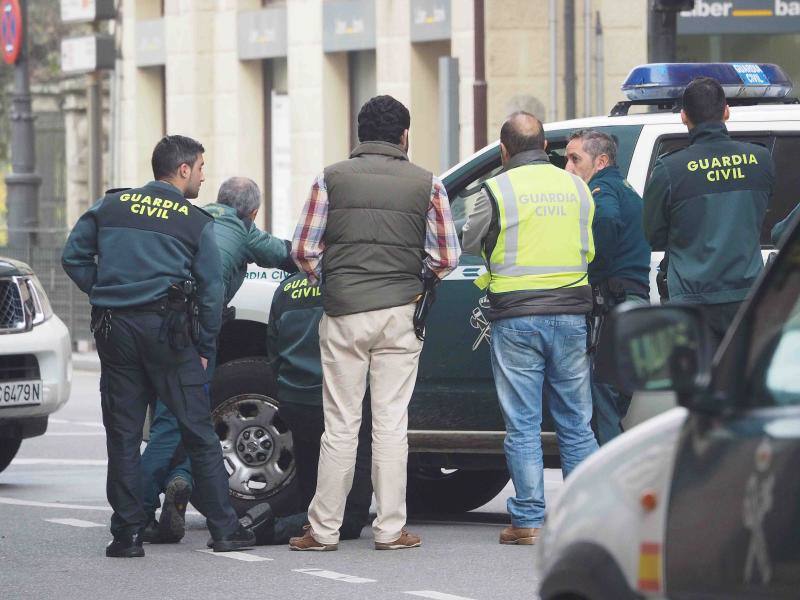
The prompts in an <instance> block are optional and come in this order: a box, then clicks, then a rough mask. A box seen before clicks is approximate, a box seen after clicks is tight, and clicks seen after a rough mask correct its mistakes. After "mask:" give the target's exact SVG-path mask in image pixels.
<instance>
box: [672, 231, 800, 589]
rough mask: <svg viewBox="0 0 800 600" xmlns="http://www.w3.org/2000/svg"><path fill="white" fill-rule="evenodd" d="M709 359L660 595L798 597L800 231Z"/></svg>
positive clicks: (688, 438) (678, 469) (686, 448)
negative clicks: (710, 375) (710, 369)
mask: <svg viewBox="0 0 800 600" xmlns="http://www.w3.org/2000/svg"><path fill="white" fill-rule="evenodd" d="M733 327H734V328H733V329H732V331H731V332H730V333H729V337H728V339H727V341H726V342H724V343H723V346H722V348H721V349H720V352H719V354H718V356H717V359H718V363H717V365H716V367H715V370H714V383H713V385H712V388H711V391H710V392H709V393H708V395H707V396H708V397H707V398H704V399H703V402H710V403H711V404H710V405H709V406H710V409H709V410H708V411H707V412H705V413H704V412H703V411H698V410H695V411H694V412H693V413H692V415H691V417H690V418H689V419H688V420H687V423H686V426H685V429H684V431H683V432H682V434H681V439H680V442H679V447H678V452H677V456H676V461H675V471H674V475H673V482H672V487H671V496H670V499H669V508H668V516H667V526H666V536H665V546H666V547H665V565H664V567H665V584H666V590H667V593H668V596H669V597H670V598H680V599H694V598H725V599H730V598H797V597H798V595H800V477H799V476H798V469H797V465H798V464H800V229H796V230H795V232H794V235H793V236H792V237H791V239H790V241H789V242H787V244H786V246H785V247H784V250H783V251H782V252H781V254H780V256H779V257H778V260H777V261H776V263H775V264H773V265H772V266H771V268H770V269H769V270H768V272H767V273H766V274H765V277H763V279H762V283H761V285H760V286H759V287H758V289H757V291H756V292H755V293H754V295H753V298H752V300H751V301H750V303H749V304H748V305H747V306H746V307H745V309H744V312H743V313H740V317H739V320H738V321H737V323H735V324H734V326H733Z"/></svg>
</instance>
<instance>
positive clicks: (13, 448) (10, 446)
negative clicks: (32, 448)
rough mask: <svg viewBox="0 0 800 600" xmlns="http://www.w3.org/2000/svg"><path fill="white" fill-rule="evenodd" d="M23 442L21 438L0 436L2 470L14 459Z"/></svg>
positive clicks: (0, 468) (0, 470)
mask: <svg viewBox="0 0 800 600" xmlns="http://www.w3.org/2000/svg"><path fill="white" fill-rule="evenodd" d="M21 443H22V439H21V438H0V472H2V471H3V470H5V468H6V467H7V466H8V465H10V464H11V461H12V460H14V457H15V456H16V455H17V450H19V446H20V444H21Z"/></svg>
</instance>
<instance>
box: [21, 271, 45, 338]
mask: <svg viewBox="0 0 800 600" xmlns="http://www.w3.org/2000/svg"><path fill="white" fill-rule="evenodd" d="M17 286H18V289H19V293H20V298H21V300H22V306H23V307H24V311H25V315H26V318H27V319H30V321H29V322H30V323H31V325H32V326H36V325H39V324H41V323H44V322H45V321H46V320H47V319H49V318H50V317H52V316H53V308H52V307H51V306H50V300H48V298H47V294H46V293H45V291H44V288H43V287H42V284H41V282H40V281H39V278H38V277H36V275H26V276H24V277H19V278H18V279H17Z"/></svg>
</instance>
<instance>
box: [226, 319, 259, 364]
mask: <svg viewBox="0 0 800 600" xmlns="http://www.w3.org/2000/svg"><path fill="white" fill-rule="evenodd" d="M266 355H267V325H266V324H265V323H260V322H258V321H250V320H247V319H236V320H234V321H230V322H229V323H226V324H225V325H223V327H222V330H221V331H220V334H219V338H218V341H217V366H219V365H222V364H225V363H227V362H231V361H233V360H238V359H240V358H247V357H255V356H259V357H264V356H266Z"/></svg>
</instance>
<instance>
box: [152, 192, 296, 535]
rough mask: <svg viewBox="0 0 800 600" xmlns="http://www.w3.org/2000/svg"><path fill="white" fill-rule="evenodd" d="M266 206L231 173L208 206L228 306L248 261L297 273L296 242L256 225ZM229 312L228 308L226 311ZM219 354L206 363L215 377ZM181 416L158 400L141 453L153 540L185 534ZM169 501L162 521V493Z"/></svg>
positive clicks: (188, 485)
mask: <svg viewBox="0 0 800 600" xmlns="http://www.w3.org/2000/svg"><path fill="white" fill-rule="evenodd" d="M260 205H261V191H260V190H259V189H258V185H257V184H256V183H255V182H254V181H253V180H252V179H248V178H247V177H230V178H229V179H226V180H225V181H223V182H222V185H221V186H220V188H219V191H218V192H217V201H216V202H215V203H214V204H209V205H207V206H204V207H203V209H204V210H205V211H206V212H207V213H209V214H210V215H211V216H212V217H214V237H215V239H216V241H217V247H218V248H219V252H220V257H221V259H222V281H223V283H224V305H225V306H227V305H228V303H229V302H230V301H231V300H232V299H233V297H234V296H235V295H236V292H237V291H239V288H240V287H241V285H242V283H243V282H244V277H245V274H246V273H247V265H248V264H249V263H255V264H257V265H258V266H260V267H264V268H279V269H282V270H284V271H287V272H290V273H294V272H296V271H297V266H296V265H295V264H294V261H293V260H292V258H291V256H290V252H291V243H290V242H289V241H288V240H282V239H280V238H277V237H274V236H272V235H270V234H269V233H267V232H266V231H261V230H260V229H259V228H258V227H257V226H256V224H255V220H256V217H257V216H258V210H259V207H260ZM225 314H230V312H228V311H223V315H225ZM215 365H216V357H214V358H211V360H209V365H208V367H207V368H206V373H207V374H208V378H209V380H211V379H212V378H213V369H214V366H215ZM180 439H181V434H180V428H179V426H178V421H177V419H176V418H175V417H174V416H173V415H172V413H170V412H169V410H168V409H167V407H166V406H165V405H164V403H163V402H157V403H156V408H155V411H154V417H153V422H152V424H151V425H150V440H149V442H148V443H147V448H146V449H145V451H144V454H142V470H143V477H144V479H143V484H144V496H143V502H144V510H145V513H146V514H147V522H148V525H147V527H146V528H145V530H144V532H143V539H144V541H145V542H150V543H161V544H164V543H176V542H179V541H180V540H181V539H182V538H183V536H184V533H185V513H186V504H187V502H188V500H189V497H190V496H191V495H192V480H193V478H192V473H191V465H190V463H189V459H188V457H187V456H186V452H185V449H184V448H183V447H182V446H181V444H180ZM162 492H163V493H164V504H163V505H162V506H161V515H160V517H159V519H158V522H156V520H155V514H156V510H157V509H158V507H159V494H161V493H162Z"/></svg>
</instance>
